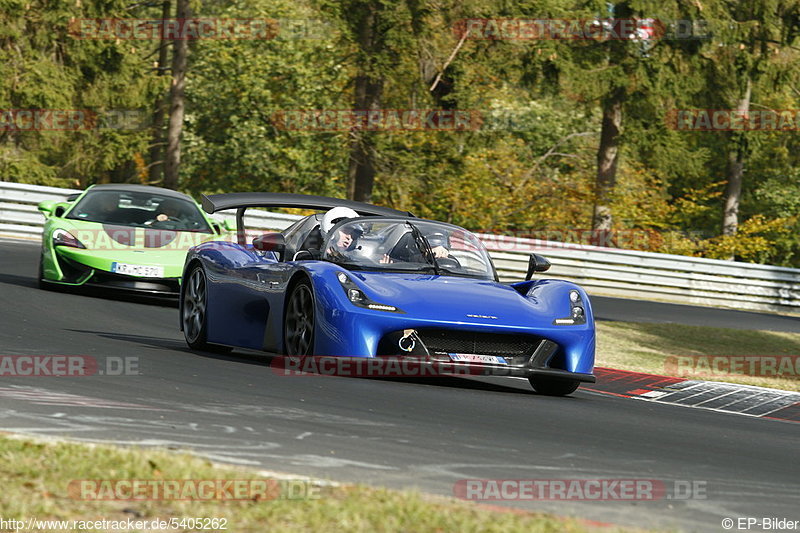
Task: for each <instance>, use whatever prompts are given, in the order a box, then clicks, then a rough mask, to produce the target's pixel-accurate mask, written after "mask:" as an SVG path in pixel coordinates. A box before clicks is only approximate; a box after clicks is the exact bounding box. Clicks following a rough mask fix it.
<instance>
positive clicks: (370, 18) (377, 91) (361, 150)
mask: <svg viewBox="0 0 800 533" xmlns="http://www.w3.org/2000/svg"><path fill="white" fill-rule="evenodd" d="M359 7H361V9H363V11H362V13H361V17H360V20H359V24H358V25H357V28H358V35H357V38H358V46H359V48H360V51H361V54H362V61H366V62H367V64H361V65H359V72H358V75H357V76H356V78H355V98H354V104H355V109H356V110H357V111H361V110H376V109H380V106H381V96H382V95H383V79H382V78H377V77H375V73H374V65H369V62H370V60H371V59H372V58H373V57H374V56H375V55H376V54H377V53H380V52H381V49H382V47H383V46H384V43H383V40H382V36H381V35H380V30H379V27H378V25H379V22H380V16H379V11H380V9H381V5H380V2H377V1H372V2H366V3H365V4H363V5H362V6H359ZM370 67H372V68H370ZM351 135H352V139H351V140H350V160H349V163H348V172H347V197H348V198H350V199H351V200H357V201H359V202H369V201H370V200H371V198H372V187H373V185H374V183H375V159H376V153H375V134H374V132H369V131H359V130H355V131H352V132H351Z"/></svg>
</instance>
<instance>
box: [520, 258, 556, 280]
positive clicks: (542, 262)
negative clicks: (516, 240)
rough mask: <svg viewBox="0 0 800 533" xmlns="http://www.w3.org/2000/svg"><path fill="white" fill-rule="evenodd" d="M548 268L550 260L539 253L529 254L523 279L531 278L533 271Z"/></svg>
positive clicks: (541, 270) (542, 270)
mask: <svg viewBox="0 0 800 533" xmlns="http://www.w3.org/2000/svg"><path fill="white" fill-rule="evenodd" d="M549 269H550V261H548V260H547V259H545V258H544V257H542V256H541V255H539V254H531V256H530V257H529V258H528V273H527V274H525V280H529V279H531V278H532V277H533V273H534V272H547V270H549Z"/></svg>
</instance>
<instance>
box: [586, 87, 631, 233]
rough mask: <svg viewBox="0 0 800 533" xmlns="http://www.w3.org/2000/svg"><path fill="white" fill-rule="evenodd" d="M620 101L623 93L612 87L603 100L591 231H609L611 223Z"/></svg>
mask: <svg viewBox="0 0 800 533" xmlns="http://www.w3.org/2000/svg"><path fill="white" fill-rule="evenodd" d="M624 99H625V90H624V89H623V88H616V89H614V90H613V91H612V92H611V94H609V95H608V96H607V97H606V98H605V99H604V100H603V124H602V127H601V130H600V147H599V148H598V150H597V178H596V180H595V197H594V213H593V216H592V229H593V230H595V231H598V230H599V231H610V230H611V226H612V222H613V216H612V213H611V206H610V205H609V204H610V203H611V193H612V192H613V191H614V186H615V185H616V182H617V162H618V160H619V138H620V134H621V132H622V103H623V101H624Z"/></svg>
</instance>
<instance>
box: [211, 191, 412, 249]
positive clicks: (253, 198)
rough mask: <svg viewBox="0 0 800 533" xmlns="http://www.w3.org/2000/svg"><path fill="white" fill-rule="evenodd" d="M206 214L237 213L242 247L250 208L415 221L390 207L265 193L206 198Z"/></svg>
mask: <svg viewBox="0 0 800 533" xmlns="http://www.w3.org/2000/svg"><path fill="white" fill-rule="evenodd" d="M201 205H202V206H203V211H205V212H206V213H209V214H211V213H216V212H217V211H223V210H226V209H236V230H237V231H236V234H237V240H238V241H239V244H241V245H242V246H244V245H245V242H244V241H245V232H244V212H245V211H246V210H247V208H248V207H285V208H299V209H319V210H328V209H333V208H334V207H340V206H341V207H349V208H350V209H352V210H353V211H355V212H356V213H358V214H359V215H366V216H389V217H411V218H416V217H414V215H413V214H411V213H410V212H408V211H398V210H397V209H392V208H390V207H381V206H378V205H372V204H367V203H363V202H356V201H354V200H343V199H341V198H328V197H326V196H312V195H308V194H293V193H264V192H232V193H226V194H211V195H208V196H206V195H203V198H202V204H201Z"/></svg>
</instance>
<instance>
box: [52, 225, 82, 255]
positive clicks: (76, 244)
mask: <svg viewBox="0 0 800 533" xmlns="http://www.w3.org/2000/svg"><path fill="white" fill-rule="evenodd" d="M53 246H69V247H70V248H82V249H84V250H85V249H86V246H84V245H83V243H82V242H81V241H79V240H78V239H77V238H76V237H75V236H74V235H73V234H72V233H70V232H68V231H67V230H63V229H61V228H59V229H57V230H55V231H54V232H53Z"/></svg>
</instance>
